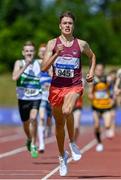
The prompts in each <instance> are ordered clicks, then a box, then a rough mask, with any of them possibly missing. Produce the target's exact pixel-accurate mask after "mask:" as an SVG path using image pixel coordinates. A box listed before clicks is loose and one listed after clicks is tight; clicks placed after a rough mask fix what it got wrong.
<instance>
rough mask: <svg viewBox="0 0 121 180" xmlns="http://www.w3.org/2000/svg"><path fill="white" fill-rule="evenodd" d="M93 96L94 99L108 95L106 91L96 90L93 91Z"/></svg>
mask: <svg viewBox="0 0 121 180" xmlns="http://www.w3.org/2000/svg"><path fill="white" fill-rule="evenodd" d="M95 97H96V99H106V98H108V97H109V96H108V94H107V92H105V91H98V92H96V93H95Z"/></svg>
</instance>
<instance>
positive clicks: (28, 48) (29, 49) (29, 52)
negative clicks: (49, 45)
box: [22, 46, 35, 59]
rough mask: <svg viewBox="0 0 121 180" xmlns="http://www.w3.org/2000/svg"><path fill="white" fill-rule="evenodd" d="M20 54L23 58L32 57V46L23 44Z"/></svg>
mask: <svg viewBox="0 0 121 180" xmlns="http://www.w3.org/2000/svg"><path fill="white" fill-rule="evenodd" d="M22 54H23V56H24V57H25V58H27V57H29V58H31V59H33V58H34V54H35V48H34V46H24V48H23V51H22Z"/></svg>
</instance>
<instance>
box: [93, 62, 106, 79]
mask: <svg viewBox="0 0 121 180" xmlns="http://www.w3.org/2000/svg"><path fill="white" fill-rule="evenodd" d="M95 75H96V76H98V77H101V76H103V75H104V67H103V65H101V64H99V65H97V66H96V68H95Z"/></svg>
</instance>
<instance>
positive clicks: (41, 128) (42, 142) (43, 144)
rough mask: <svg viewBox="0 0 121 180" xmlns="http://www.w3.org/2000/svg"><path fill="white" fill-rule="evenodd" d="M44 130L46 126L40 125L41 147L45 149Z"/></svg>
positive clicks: (39, 137)
mask: <svg viewBox="0 0 121 180" xmlns="http://www.w3.org/2000/svg"><path fill="white" fill-rule="evenodd" d="M44 131H45V127H44V126H40V125H38V140H39V149H44V146H45V139H44Z"/></svg>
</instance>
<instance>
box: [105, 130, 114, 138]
mask: <svg viewBox="0 0 121 180" xmlns="http://www.w3.org/2000/svg"><path fill="white" fill-rule="evenodd" d="M106 137H107V138H109V139H112V138H113V137H114V130H113V129H107V130H106Z"/></svg>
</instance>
